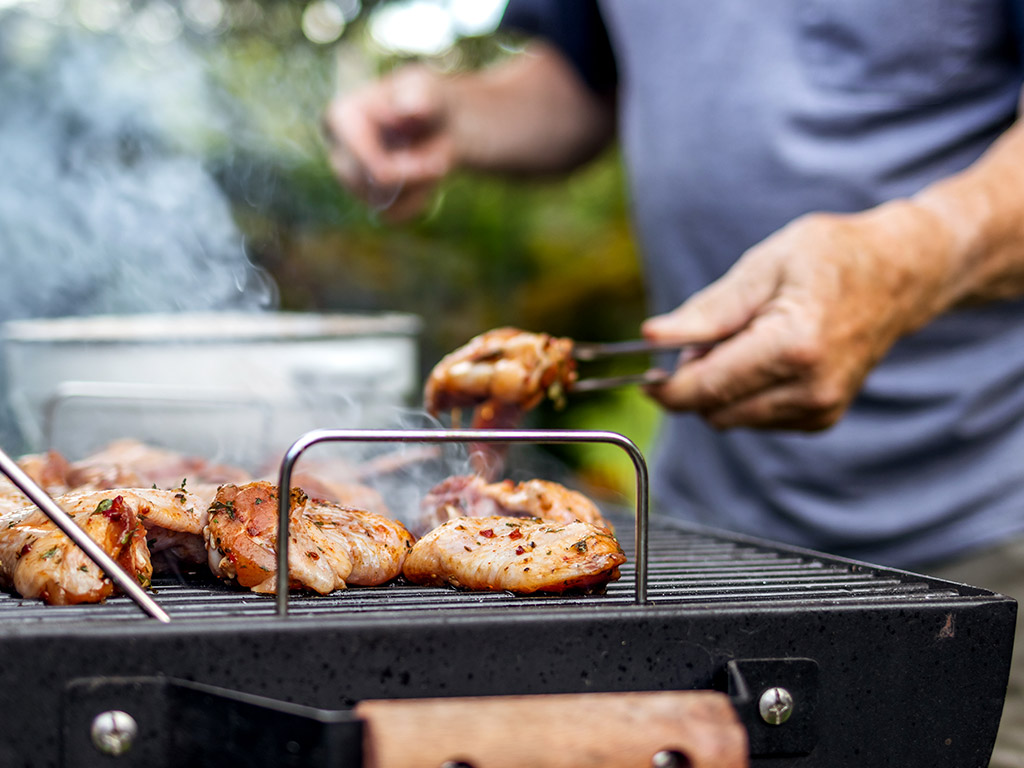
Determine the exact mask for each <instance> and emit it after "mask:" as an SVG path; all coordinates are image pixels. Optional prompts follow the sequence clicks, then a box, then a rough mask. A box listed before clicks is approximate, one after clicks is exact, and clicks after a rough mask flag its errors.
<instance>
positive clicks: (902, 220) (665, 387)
mask: <svg viewBox="0 0 1024 768" xmlns="http://www.w3.org/2000/svg"><path fill="white" fill-rule="evenodd" d="M1020 295H1024V123H1018V124H1016V125H1015V126H1013V127H1011V128H1010V129H1009V130H1008V131H1007V132H1006V134H1005V135H1004V136H1003V137H1002V138H1001V139H1000V140H999V141H998V142H997V143H996V144H994V145H993V146H992V147H991V148H990V149H989V151H988V152H987V153H986V154H985V155H984V156H983V157H982V158H981V159H979V161H978V162H976V163H975V164H974V165H972V166H971V167H970V168H968V169H967V170H965V171H963V172H962V173H959V174H956V175H955V176H952V177H950V178H948V179H946V180H944V181H942V182H939V183H936V184H934V185H932V186H930V187H929V188H927V189H925V190H924V191H922V192H921V193H920V194H918V195H916V196H915V197H914V198H911V199H909V200H894V201H892V202H889V203H885V204H883V205H880V206H878V207H877V208H873V209H870V210H868V211H864V212H862V213H856V214H828V213H815V214H810V215H807V216H803V217H801V218H799V219H797V220H795V221H793V222H792V223H791V224H789V225H788V226H786V227H784V228H783V229H781V230H779V231H778V232H776V233H775V234H774V235H772V236H770V237H769V238H767V239H766V240H764V241H763V242H761V243H759V244H758V245H756V246H754V247H753V248H751V249H750V250H749V251H747V252H746V253H745V254H743V256H742V258H740V260H739V261H738V262H737V263H736V264H735V266H734V267H733V268H732V269H731V270H730V271H729V272H728V273H727V274H726V275H725V276H723V277H722V278H721V279H720V280H718V281H717V282H715V283H713V284H712V285H710V286H708V287H707V288H706V289H705V290H703V291H701V292H699V293H697V294H696V295H694V296H693V297H692V298H691V299H690V300H689V301H687V302H685V303H684V304H682V305H681V306H680V307H679V308H678V309H676V310H674V311H673V312H671V313H669V314H667V315H662V316H659V317H656V318H651V319H650V320H648V321H647V322H646V323H645V324H644V333H645V335H646V336H648V337H649V338H651V339H653V340H657V341H695V342H708V341H718V340H721V339H726V340H725V341H722V342H721V343H720V344H718V345H717V346H716V347H714V349H712V351H711V352H710V353H709V354H707V355H706V356H705V357H703V358H701V359H697V360H692V361H690V362H687V363H686V364H684V365H682V366H681V367H680V368H679V369H678V371H677V372H676V373H675V375H674V376H673V377H672V378H671V379H670V380H669V381H668V382H666V383H665V384H662V385H659V386H656V387H652V388H651V390H650V393H651V395H652V396H653V397H654V398H655V399H656V400H657V401H659V402H660V403H662V404H663V405H664V406H665V407H666V408H669V409H672V410H680V411H696V412H698V413H700V414H702V415H704V416H705V417H706V418H707V419H708V421H709V422H710V423H711V424H713V425H715V426H718V427H722V428H724V427H736V426H750V427H762V428H790V429H801V430H816V429H822V428H825V427H828V426H831V425H832V424H834V423H835V422H836V421H837V420H838V419H839V418H840V417H841V416H842V414H843V413H844V412H845V411H846V409H847V408H848V407H849V404H850V403H851V402H852V400H853V398H854V397H855V395H856V394H857V392H858V391H859V389H860V387H861V385H862V384H863V381H864V379H865V377H866V376H867V374H868V373H869V372H870V370H871V369H872V368H873V367H874V366H875V365H876V364H877V363H878V362H879V360H881V359H882V357H884V356H885V354H886V353H887V352H888V351H889V349H890V348H891V347H892V345H893V344H894V343H895V342H896V341H897V340H898V339H899V338H901V337H902V336H904V335H906V334H908V333H911V332H913V331H915V330H917V329H919V328H921V327H922V326H924V325H926V324H927V323H929V322H931V321H932V320H933V319H935V318H936V317H937V316H938V315H940V314H942V313H943V312H946V311H949V310H951V309H953V308H954V307H957V306H960V305H964V304H969V303H975V302H979V301H989V300H996V299H1003V298H1009V297H1014V296H1020Z"/></svg>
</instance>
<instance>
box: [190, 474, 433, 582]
mask: <svg viewBox="0 0 1024 768" xmlns="http://www.w3.org/2000/svg"><path fill="white" fill-rule="evenodd" d="M277 504H278V490H277V487H276V486H274V485H271V484H270V483H267V482H263V481H256V482H253V483H249V484H247V485H244V486H241V487H239V486H235V485H225V486H222V487H221V488H220V490H219V491H218V492H217V497H216V499H215V500H214V502H213V504H212V505H211V506H210V511H209V514H210V518H209V524H208V525H207V527H206V542H207V549H208V550H209V553H210V559H209V562H210V568H211V569H212V570H213V572H214V574H216V575H217V576H219V577H220V578H231V579H235V580H237V581H238V583H239V584H241V585H242V586H245V587H250V588H251V589H252V590H253V591H254V592H263V593H273V592H276V591H277V573H276V572H277ZM288 521H289V522H288V538H289V543H288V576H289V586H290V587H297V588H305V589H311V590H313V591H315V592H319V593H321V594H327V593H328V592H332V591H333V590H335V589H344V588H345V586H346V584H360V585H376V584H383V583H384V582H386V581H390V580H391V579H393V578H395V577H396V576H398V575H399V574H400V573H401V572H402V564H403V563H404V561H405V557H406V554H407V552H408V550H409V549H410V548H411V546H412V540H413V539H412V535H411V534H410V533H409V532H408V531H407V530H406V529H405V527H404V526H403V525H402V524H401V523H399V522H396V521H394V520H389V519H388V518H386V517H384V516H382V515H378V514H376V513H373V512H367V511H365V510H360V509H352V508H349V507H343V506H341V505H338V504H334V503H331V502H327V501H319V500H311V499H310V498H309V497H308V496H306V494H305V493H304V492H303V491H302V490H300V489H297V488H293V489H292V492H291V501H290V512H289V518H288Z"/></svg>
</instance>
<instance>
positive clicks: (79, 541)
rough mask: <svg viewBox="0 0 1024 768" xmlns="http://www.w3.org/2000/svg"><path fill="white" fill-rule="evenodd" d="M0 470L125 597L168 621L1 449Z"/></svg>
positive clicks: (148, 612) (150, 613) (142, 592)
mask: <svg viewBox="0 0 1024 768" xmlns="http://www.w3.org/2000/svg"><path fill="white" fill-rule="evenodd" d="M0 472H3V473H4V474H5V475H7V477H8V478H9V479H10V481H11V482H12V483H14V484H15V485H16V486H18V488H19V489H20V490H21V492H22V493H24V494H25V495H26V496H28V498H29V499H30V500H31V501H32V503H33V504H35V505H36V506H37V507H39V508H40V509H41V510H42V511H43V514H45V515H46V516H47V517H48V518H50V520H51V521H52V522H53V524H54V525H56V526H57V527H58V528H60V529H61V530H62V531H63V532H64V533H65V534H66V535H67V537H68V538H69V539H71V541H73V542H74V543H75V544H76V545H77V546H78V548H79V549H81V550H82V551H83V552H85V554H86V555H87V556H88V557H89V559H90V560H92V561H93V563H95V564H96V566H97V567H98V568H99V569H100V570H102V571H103V573H105V574H106V575H107V576H109V577H110V580H111V581H113V582H114V583H115V584H116V585H117V586H119V587H120V588H121V589H122V591H124V592H125V593H126V594H127V595H128V597H130V598H131V599H132V600H134V601H135V604H136V605H138V606H139V608H141V609H142V610H143V611H145V612H146V613H147V614H149V615H150V616H152V617H153V618H154V619H156V620H157V621H161V622H163V623H164V624H167V623H168V622H170V620H171V617H170V616H168V615H167V613H166V612H165V611H164V609H163V608H161V607H160V606H159V605H157V603H156V601H155V600H154V599H153V598H151V597H150V596H149V595H147V594H146V592H145V590H144V589H143V588H142V587H141V586H139V584H138V583H137V582H136V581H135V579H133V578H132V577H131V576H129V575H128V574H127V573H126V572H125V570H124V569H123V568H122V567H121V566H120V565H118V564H117V561H116V560H114V559H113V558H112V557H111V556H110V555H108V554H107V553H106V552H105V551H104V550H103V547H101V546H100V545H99V544H97V543H96V542H95V541H93V540H92V539H91V538H90V537H89V534H87V533H86V532H85V530H84V529H83V528H81V527H80V526H79V525H78V523H76V522H75V521H74V519H73V518H72V517H71V515H69V514H68V513H67V512H65V511H64V510H63V509H61V507H60V505H59V504H57V502H55V501H54V500H53V499H52V498H51V497H50V495H49V494H48V493H47V492H46V491H44V490H43V489H42V488H41V487H40V486H39V485H38V484H37V483H36V481H35V480H33V479H32V478H31V477H29V476H28V475H27V474H26V473H25V471H24V470H23V469H22V468H21V467H19V466H18V464H17V463H16V462H15V461H14V460H13V459H12V458H11V457H10V456H8V455H7V454H6V453H4V452H3V451H2V450H0Z"/></svg>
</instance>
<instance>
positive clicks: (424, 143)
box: [324, 67, 455, 221]
mask: <svg viewBox="0 0 1024 768" xmlns="http://www.w3.org/2000/svg"><path fill="white" fill-rule="evenodd" d="M448 117H449V115H448V108H447V104H446V102H445V94H444V91H443V88H442V85H441V81H440V80H439V78H438V76H436V75H434V74H432V73H430V72H429V71H427V70H426V69H424V68H422V67H406V68H404V69H401V70H399V71H398V72H396V73H395V74H393V75H391V76H390V77H387V78H384V79H382V80H378V81H375V82H374V83H371V84H370V85H368V86H366V87H364V88H363V89H361V90H359V91H357V92H355V93H352V94H350V95H348V96H341V97H338V98H336V99H335V100H334V101H332V102H331V103H330V105H329V106H328V108H327V111H326V114H325V115H324V132H325V134H326V136H327V140H328V147H329V160H330V164H331V168H332V169H333V170H334V173H335V175H336V176H337V177H338V179H339V180H341V182H342V183H343V184H345V186H347V187H348V188H349V189H350V190H352V191H353V192H354V193H355V194H356V195H357V196H359V197H360V198H361V199H362V200H364V201H365V202H366V203H367V204H368V205H370V207H372V208H374V209H376V210H378V211H380V213H381V215H382V216H384V217H385V218H386V219H389V220H391V221H401V220H405V219H409V218H411V217H413V216H415V215H416V214H418V213H420V212H422V211H423V209H424V208H425V207H426V206H427V204H428V203H429V202H430V200H431V197H432V195H433V192H434V189H435V188H436V186H437V184H438V182H439V181H440V180H441V179H442V178H444V177H445V176H446V175H447V174H448V173H449V172H450V171H451V170H452V167H453V166H454V163H455V151H454V146H453V140H452V135H451V131H450V124H449V120H448Z"/></svg>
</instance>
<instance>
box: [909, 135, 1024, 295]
mask: <svg viewBox="0 0 1024 768" xmlns="http://www.w3.org/2000/svg"><path fill="white" fill-rule="evenodd" d="M913 202H914V203H915V204H916V205H917V206H918V207H919V208H921V209H922V210H924V211H926V212H927V213H928V214H930V215H931V217H932V218H933V220H934V222H935V224H936V225H937V226H936V228H935V230H936V234H937V236H939V237H942V238H943V239H944V248H945V252H946V255H947V258H948V262H947V275H948V280H947V281H946V284H945V286H944V291H943V294H944V296H943V299H942V300H943V301H944V302H945V304H946V305H947V306H945V307H942V309H949V308H951V307H954V306H958V305H964V304H973V303H979V302H984V301H993V300H998V299H1006V298H1012V297H1016V296H1021V295H1024V122H1021V121H1018V122H1017V123H1016V124H1015V125H1014V126H1013V127H1012V128H1010V129H1009V130H1008V131H1007V132H1006V133H1005V134H1004V135H1003V136H1002V137H1001V138H1000V139H999V140H998V141H997V142H996V143H995V144H994V145H993V146H992V147H991V148H990V149H989V150H988V151H987V152H986V153H985V155H983V156H982V157H981V158H980V159H979V160H978V161H977V162H976V163H975V164H973V165H972V166H971V167H969V168H968V169H966V170H965V171H963V172H962V173H959V174H957V175H955V176H952V177H950V178H948V179H946V180H944V181H941V182H938V183H936V184H934V185H932V186H930V187H928V188H927V189H925V190H924V191H922V192H921V193H920V194H918V195H917V196H915V197H914V198H913Z"/></svg>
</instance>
